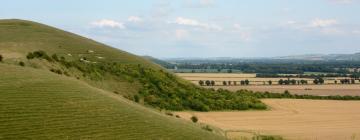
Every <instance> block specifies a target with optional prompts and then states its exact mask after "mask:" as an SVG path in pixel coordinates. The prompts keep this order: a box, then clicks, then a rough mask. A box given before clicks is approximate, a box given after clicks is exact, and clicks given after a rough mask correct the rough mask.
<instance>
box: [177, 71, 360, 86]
mask: <svg viewBox="0 0 360 140" xmlns="http://www.w3.org/2000/svg"><path fill="white" fill-rule="evenodd" d="M176 75H178V76H180V77H182V78H184V79H186V80H189V81H191V82H193V83H195V84H198V82H199V81H200V80H203V81H204V80H214V81H215V82H216V85H222V82H223V81H236V82H238V84H239V81H241V80H249V81H250V85H267V84H268V83H267V82H268V81H272V84H273V85H277V84H278V81H279V80H280V79H283V80H286V79H287V78H257V77H256V74H241V73H240V74H233V73H229V74H227V73H176ZM345 78H346V77H325V78H324V80H325V84H334V82H335V80H337V81H338V83H340V81H339V80H340V79H345ZM290 79H291V80H292V79H294V80H306V81H308V82H309V84H312V81H313V80H314V79H312V78H290ZM356 83H359V81H358V80H357V81H356Z"/></svg>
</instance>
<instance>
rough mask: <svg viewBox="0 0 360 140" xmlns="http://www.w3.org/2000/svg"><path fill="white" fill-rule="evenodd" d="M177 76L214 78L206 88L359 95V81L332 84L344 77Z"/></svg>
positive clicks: (182, 75) (186, 74)
mask: <svg viewBox="0 0 360 140" xmlns="http://www.w3.org/2000/svg"><path fill="white" fill-rule="evenodd" d="M177 75H178V76H181V77H182V78H184V79H186V80H189V81H192V82H193V83H194V84H198V81H199V80H214V81H216V82H215V83H216V85H217V86H214V87H208V88H215V89H218V88H223V89H228V90H231V91H237V90H240V89H247V90H252V91H259V92H265V91H268V92H275V93H283V92H284V91H285V90H288V91H290V93H292V94H310V95H353V96H356V95H358V96H360V85H359V81H356V83H357V84H355V85H342V84H334V80H338V83H340V81H339V79H344V77H336V78H333V77H331V78H324V80H325V85H313V84H312V81H313V79H309V78H291V79H295V80H307V81H308V82H309V85H278V84H277V81H279V80H280V79H286V78H256V77H255V76H256V74H224V73H178V74H177ZM246 79H248V80H249V81H250V85H249V86H240V85H239V81H241V80H246ZM269 80H271V81H272V83H273V84H272V85H268V83H267V82H268V81H269ZM223 81H237V82H238V83H237V86H222V82H223Z"/></svg>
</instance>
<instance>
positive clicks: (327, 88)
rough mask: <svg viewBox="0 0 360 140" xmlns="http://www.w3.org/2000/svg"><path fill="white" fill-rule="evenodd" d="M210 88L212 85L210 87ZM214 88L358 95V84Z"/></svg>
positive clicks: (359, 94)
mask: <svg viewBox="0 0 360 140" xmlns="http://www.w3.org/2000/svg"><path fill="white" fill-rule="evenodd" d="M210 88H212V87H210ZM214 88H215V89H218V88H222V89H228V90H230V91H237V90H240V89H247V90H252V91H259V92H266V91H268V92H274V93H283V92H284V91H285V90H288V91H289V92H290V93H291V94H299V95H300V94H308V95H318V96H329V95H350V96H360V85H340V84H338V85H271V86H269V85H265V86H262V85H259V86H256V85H250V86H216V87H214Z"/></svg>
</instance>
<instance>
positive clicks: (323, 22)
mask: <svg viewBox="0 0 360 140" xmlns="http://www.w3.org/2000/svg"><path fill="white" fill-rule="evenodd" d="M336 24H338V21H337V20H335V19H319V18H317V19H314V20H313V21H311V22H310V27H316V28H324V27H330V26H333V25H336Z"/></svg>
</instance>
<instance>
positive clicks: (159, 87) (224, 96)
mask: <svg viewBox="0 0 360 140" xmlns="http://www.w3.org/2000/svg"><path fill="white" fill-rule="evenodd" d="M55 62H57V61H55ZM58 63H59V64H61V65H63V66H65V67H66V68H75V69H77V70H79V72H81V73H82V75H83V76H84V78H88V79H90V80H101V79H104V78H105V77H106V76H105V75H112V76H114V77H117V78H119V79H121V80H122V81H123V80H126V81H128V82H130V83H134V82H136V83H138V84H140V86H141V87H140V89H139V92H138V93H139V95H138V96H139V97H142V98H143V101H144V102H143V103H144V104H146V105H150V106H152V107H155V108H158V109H167V110H176V111H180V110H195V111H215V110H246V109H266V105H265V104H263V103H262V102H261V101H260V100H258V99H257V97H255V96H253V95H250V94H246V93H234V92H231V91H228V90H222V89H219V90H214V89H205V88H201V87H199V86H196V85H193V84H191V83H189V82H184V81H182V80H181V79H178V78H177V77H176V76H175V75H173V74H171V73H168V72H166V71H163V70H161V69H153V68H149V67H144V66H141V65H138V64H119V63H116V62H111V63H106V62H105V63H96V64H92V63H82V62H81V61H66V60H63V59H60V61H59V62H58ZM52 71H53V72H55V73H58V72H57V70H56V69H53V70H52ZM206 83H208V84H209V83H210V85H215V81H209V82H206V81H204V85H206ZM244 92H245V91H244ZM246 92H247V91H246ZM126 98H128V99H129V100H132V101H136V100H137V99H135V98H137V97H135V96H129V97H127V96H126Z"/></svg>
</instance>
